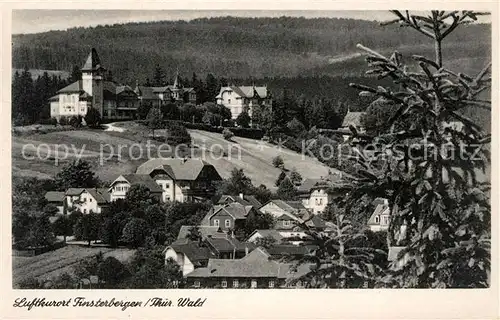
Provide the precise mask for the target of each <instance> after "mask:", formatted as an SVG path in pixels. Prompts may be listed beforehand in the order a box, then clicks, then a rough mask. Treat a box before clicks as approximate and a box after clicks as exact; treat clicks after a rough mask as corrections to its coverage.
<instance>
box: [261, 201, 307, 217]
mask: <svg viewBox="0 0 500 320" xmlns="http://www.w3.org/2000/svg"><path fill="white" fill-rule="evenodd" d="M271 202H272V203H274V204H275V205H277V206H278V207H279V208H281V209H283V210H284V211H286V212H288V213H292V214H297V213H299V212H306V211H307V209H306V207H304V205H303V204H302V202H301V201H285V200H281V199H273V200H269V201H268V202H267V203H266V204H264V205H263V206H262V207H264V206H266V205H267V204H268V203H271Z"/></svg>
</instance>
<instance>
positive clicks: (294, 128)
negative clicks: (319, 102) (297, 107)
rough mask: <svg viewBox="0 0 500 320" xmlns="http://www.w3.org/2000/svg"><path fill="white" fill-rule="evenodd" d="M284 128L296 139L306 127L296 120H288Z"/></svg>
mask: <svg viewBox="0 0 500 320" xmlns="http://www.w3.org/2000/svg"><path fill="white" fill-rule="evenodd" d="M286 127H287V128H288V130H289V131H290V133H291V134H292V135H293V136H294V137H298V136H299V135H301V134H303V133H304V131H306V127H305V126H304V125H303V124H302V122H300V121H299V120H298V119H297V118H293V119H292V120H290V121H289V122H288V123H287V124H286Z"/></svg>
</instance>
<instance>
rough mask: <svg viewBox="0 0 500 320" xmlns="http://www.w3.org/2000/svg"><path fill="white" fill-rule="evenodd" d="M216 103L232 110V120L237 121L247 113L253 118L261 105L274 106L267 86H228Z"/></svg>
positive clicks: (219, 95) (218, 96)
mask: <svg viewBox="0 0 500 320" xmlns="http://www.w3.org/2000/svg"><path fill="white" fill-rule="evenodd" d="M216 102H217V104H219V105H223V106H225V107H226V108H229V110H231V118H232V119H236V118H237V117H238V116H239V115H240V113H242V112H244V111H246V112H247V113H248V115H249V116H250V117H252V114H253V109H254V108H255V107H259V106H261V105H268V106H270V105H272V98H271V94H270V92H269V91H268V90H267V86H264V87H256V86H255V85H253V86H240V87H237V86H228V87H222V88H221V89H220V92H219V94H218V95H217V97H216Z"/></svg>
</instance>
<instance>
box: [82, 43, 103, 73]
mask: <svg viewBox="0 0 500 320" xmlns="http://www.w3.org/2000/svg"><path fill="white" fill-rule="evenodd" d="M99 69H104V68H103V67H102V66H101V60H100V59H99V55H98V54H97V50H96V49H95V48H92V50H91V51H90V53H89V56H88V57H87V60H86V61H85V64H84V65H83V68H82V71H95V70H99Z"/></svg>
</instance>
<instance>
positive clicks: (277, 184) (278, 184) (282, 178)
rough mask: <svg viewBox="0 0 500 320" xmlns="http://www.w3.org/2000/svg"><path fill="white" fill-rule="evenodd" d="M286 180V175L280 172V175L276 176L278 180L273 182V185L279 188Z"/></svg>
mask: <svg viewBox="0 0 500 320" xmlns="http://www.w3.org/2000/svg"><path fill="white" fill-rule="evenodd" d="M285 178H286V173H285V171H281V172H280V175H279V176H278V179H276V181H275V182H274V185H275V186H277V187H279V186H280V184H281V182H282V181H283V180H284V179H285Z"/></svg>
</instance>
